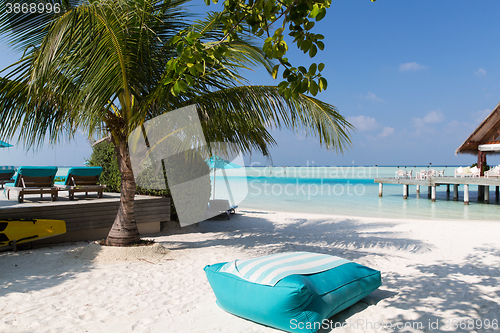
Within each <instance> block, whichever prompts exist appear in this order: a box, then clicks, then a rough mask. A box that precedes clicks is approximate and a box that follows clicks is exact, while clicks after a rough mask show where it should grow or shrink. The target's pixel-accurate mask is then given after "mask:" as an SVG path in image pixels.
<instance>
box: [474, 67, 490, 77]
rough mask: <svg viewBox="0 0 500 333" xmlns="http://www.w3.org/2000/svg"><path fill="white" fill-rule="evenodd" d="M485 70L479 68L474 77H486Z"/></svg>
mask: <svg viewBox="0 0 500 333" xmlns="http://www.w3.org/2000/svg"><path fill="white" fill-rule="evenodd" d="M486 74H487V73H486V70H485V69H484V68H479V69H478V70H477V71H475V72H474V75H476V76H486Z"/></svg>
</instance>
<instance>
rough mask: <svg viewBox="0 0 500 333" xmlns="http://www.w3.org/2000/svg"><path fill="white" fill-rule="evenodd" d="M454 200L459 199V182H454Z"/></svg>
mask: <svg viewBox="0 0 500 333" xmlns="http://www.w3.org/2000/svg"><path fill="white" fill-rule="evenodd" d="M453 201H458V184H453Z"/></svg>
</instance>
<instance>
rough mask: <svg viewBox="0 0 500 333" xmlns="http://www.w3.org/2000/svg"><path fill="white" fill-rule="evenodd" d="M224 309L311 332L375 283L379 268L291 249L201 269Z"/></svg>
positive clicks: (242, 315)
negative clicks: (289, 251) (286, 251)
mask: <svg viewBox="0 0 500 333" xmlns="http://www.w3.org/2000/svg"><path fill="white" fill-rule="evenodd" d="M204 270H205V273H206V275H207V279H208V282H209V283H210V286H211V287H212V290H213V291H214V294H215V297H216V299H217V304H218V305H219V306H220V307H221V308H222V309H224V310H226V311H227V312H230V313H232V314H234V315H236V316H239V317H242V318H246V319H249V320H252V321H255V322H257V323H261V324H264V325H268V326H271V327H275V328H278V329H281V330H284V331H287V332H309V333H311V332H316V331H317V330H318V329H319V328H320V327H321V324H322V323H323V320H325V319H328V318H330V317H331V316H333V315H335V314H336V313H339V312H340V311H342V310H344V309H346V308H348V307H350V306H351V305H353V304H355V303H356V302H358V301H359V300H361V299H362V298H364V297H365V296H367V295H368V294H370V293H371V292H372V291H374V290H375V289H377V288H378V287H380V285H381V278H380V272H379V271H377V270H374V269H371V268H369V267H366V266H363V265H360V264H357V263H355V262H351V261H349V260H345V259H342V258H339V257H333V256H328V255H324V254H315V253H308V252H292V253H282V254H277V255H271V256H267V257H262V258H256V259H249V260H235V261H232V262H227V263H226V262H224V263H219V264H214V265H208V266H206V267H205V268H204Z"/></svg>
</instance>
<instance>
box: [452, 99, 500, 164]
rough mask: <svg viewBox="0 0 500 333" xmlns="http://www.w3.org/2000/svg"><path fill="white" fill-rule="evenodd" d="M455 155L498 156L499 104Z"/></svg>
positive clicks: (499, 147) (499, 152) (499, 131)
mask: <svg viewBox="0 0 500 333" xmlns="http://www.w3.org/2000/svg"><path fill="white" fill-rule="evenodd" d="M455 153H456V154H472V155H478V154H480V155H481V153H482V154H485V153H488V154H491V153H493V154H500V103H498V105H497V106H496V107H495V109H494V110H493V111H491V113H490V114H489V115H488V117H486V118H485V119H484V120H483V122H482V123H481V124H480V125H479V126H478V127H477V128H476V129H475V130H474V132H472V134H471V135H470V136H469V137H468V138H467V140H465V141H464V143H462V145H461V146H460V147H458V149H457V150H456V151H455Z"/></svg>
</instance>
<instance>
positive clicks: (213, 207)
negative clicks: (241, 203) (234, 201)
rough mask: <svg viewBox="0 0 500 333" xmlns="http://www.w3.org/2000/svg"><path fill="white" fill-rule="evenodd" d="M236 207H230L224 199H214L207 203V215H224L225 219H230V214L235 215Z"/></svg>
mask: <svg viewBox="0 0 500 333" xmlns="http://www.w3.org/2000/svg"><path fill="white" fill-rule="evenodd" d="M237 207H238V206H231V205H230V204H229V201H228V200H225V199H215V200H209V201H208V213H209V214H210V215H212V216H213V214H217V215H219V214H226V215H227V219H228V220H229V219H230V218H231V216H230V214H234V213H235V209H236V208H237Z"/></svg>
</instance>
